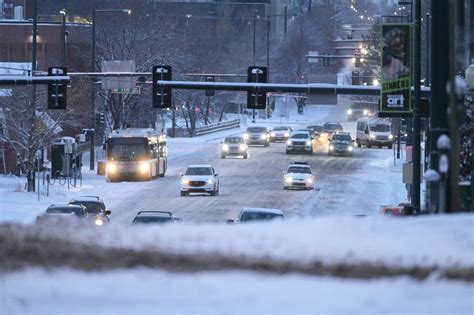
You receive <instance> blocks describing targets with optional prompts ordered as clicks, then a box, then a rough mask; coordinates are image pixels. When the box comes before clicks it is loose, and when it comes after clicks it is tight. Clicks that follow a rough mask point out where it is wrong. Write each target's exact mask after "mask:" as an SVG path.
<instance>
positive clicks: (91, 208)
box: [70, 200, 102, 213]
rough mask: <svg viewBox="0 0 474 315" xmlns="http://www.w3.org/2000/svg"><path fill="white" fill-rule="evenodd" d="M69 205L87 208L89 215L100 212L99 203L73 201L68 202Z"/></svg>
mask: <svg viewBox="0 0 474 315" xmlns="http://www.w3.org/2000/svg"><path fill="white" fill-rule="evenodd" d="M70 204H71V205H83V206H84V207H86V208H87V212H89V213H99V212H100V211H101V208H102V207H101V205H100V203H97V202H92V201H80V200H74V201H72V202H70Z"/></svg>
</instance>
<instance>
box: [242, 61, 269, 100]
mask: <svg viewBox="0 0 474 315" xmlns="http://www.w3.org/2000/svg"><path fill="white" fill-rule="evenodd" d="M267 81H268V80H267V67H248V70H247V82H248V83H267ZM266 107H267V93H266V92H261V91H259V90H258V89H254V90H253V91H249V92H247V108H250V109H265V108H266Z"/></svg>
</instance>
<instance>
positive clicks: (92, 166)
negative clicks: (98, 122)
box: [89, 9, 95, 171]
mask: <svg viewBox="0 0 474 315" xmlns="http://www.w3.org/2000/svg"><path fill="white" fill-rule="evenodd" d="M91 72H95V9H93V10H92V42H91ZM89 152H90V155H89V158H90V159H89V169H90V170H91V171H93V170H94V169H95V78H92V87H91V147H90V151H89Z"/></svg>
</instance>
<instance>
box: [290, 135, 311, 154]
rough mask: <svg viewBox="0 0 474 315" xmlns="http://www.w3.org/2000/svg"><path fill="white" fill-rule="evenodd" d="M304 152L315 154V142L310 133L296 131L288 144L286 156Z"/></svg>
mask: <svg viewBox="0 0 474 315" xmlns="http://www.w3.org/2000/svg"><path fill="white" fill-rule="evenodd" d="M293 152H302V153H308V154H313V142H312V139H311V136H310V134H309V132H307V131H295V132H293V133H292V134H291V136H290V138H289V139H288V141H287V142H286V154H290V153H293Z"/></svg>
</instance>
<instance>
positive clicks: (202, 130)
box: [194, 119, 240, 137]
mask: <svg viewBox="0 0 474 315" xmlns="http://www.w3.org/2000/svg"><path fill="white" fill-rule="evenodd" d="M239 127H240V119H234V120H229V121H224V122H220V123H217V124H212V125H208V126H203V127H198V128H196V129H195V130H194V136H195V137H198V136H203V135H207V134H210V133H213V132H218V131H222V130H228V129H232V128H239Z"/></svg>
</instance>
